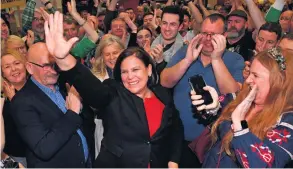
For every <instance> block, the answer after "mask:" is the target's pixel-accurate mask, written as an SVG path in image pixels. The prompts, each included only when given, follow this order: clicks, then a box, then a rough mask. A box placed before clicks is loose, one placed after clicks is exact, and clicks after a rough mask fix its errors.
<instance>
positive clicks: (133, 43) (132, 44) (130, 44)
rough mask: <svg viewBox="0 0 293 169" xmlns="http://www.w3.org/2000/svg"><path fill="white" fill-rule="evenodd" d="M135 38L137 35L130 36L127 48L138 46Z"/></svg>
mask: <svg viewBox="0 0 293 169" xmlns="http://www.w3.org/2000/svg"><path fill="white" fill-rule="evenodd" d="M136 36H137V33H131V34H130V38H129V43H128V47H137V46H138V44H137V43H136Z"/></svg>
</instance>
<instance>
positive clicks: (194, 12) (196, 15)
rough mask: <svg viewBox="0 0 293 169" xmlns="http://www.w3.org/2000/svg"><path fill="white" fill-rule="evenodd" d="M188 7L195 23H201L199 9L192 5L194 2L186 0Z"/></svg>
mask: <svg viewBox="0 0 293 169" xmlns="http://www.w3.org/2000/svg"><path fill="white" fill-rule="evenodd" d="M188 7H189V9H190V12H191V15H192V16H193V18H194V19H195V21H196V22H197V23H199V24H201V23H202V21H203V18H202V15H201V13H200V12H199V10H198V9H197V7H196V6H195V5H194V3H192V1H190V2H188Z"/></svg>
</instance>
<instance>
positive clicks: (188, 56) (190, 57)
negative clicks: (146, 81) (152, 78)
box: [160, 34, 203, 88]
mask: <svg viewBox="0 0 293 169" xmlns="http://www.w3.org/2000/svg"><path fill="white" fill-rule="evenodd" d="M201 38H202V35H200V34H199V35H197V36H196V37H194V38H193V39H192V40H191V42H190V44H189V45H188V48H187V51H186V52H185V50H186V47H182V48H181V49H180V50H179V51H178V52H177V53H176V54H175V55H174V56H173V58H172V59H171V61H170V62H169V63H168V65H167V68H165V69H164V70H163V71H162V73H161V76H160V77H161V78H160V79H161V85H162V86H164V87H167V88H173V87H174V86H175V85H176V84H177V83H178V81H179V80H180V79H181V78H182V76H183V75H184V74H185V72H186V70H187V69H188V68H189V66H190V65H191V64H192V62H193V61H194V60H196V59H197V57H198V55H199V53H200V51H201V49H202V47H203V45H199V46H198V44H199V42H200V40H201Z"/></svg>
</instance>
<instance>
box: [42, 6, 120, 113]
mask: <svg viewBox="0 0 293 169" xmlns="http://www.w3.org/2000/svg"><path fill="white" fill-rule="evenodd" d="M45 34H46V45H47V48H48V50H49V52H50V54H51V55H52V56H53V57H54V58H55V61H56V64H57V65H58V66H59V68H60V69H61V70H62V71H63V72H62V73H61V75H63V76H64V77H65V79H67V80H68V81H69V83H71V84H73V85H74V87H75V88H76V89H77V91H78V92H79V94H80V96H81V97H82V98H83V100H84V101H85V102H86V103H88V104H89V105H90V106H92V107H94V108H97V109H100V108H103V107H104V106H105V105H107V104H108V103H109V102H110V100H111V99H112V96H113V94H112V93H113V92H114V91H113V90H111V89H109V87H108V86H107V85H103V84H102V83H101V82H100V81H99V80H98V79H97V78H96V77H95V76H94V75H93V74H92V73H91V71H90V70H88V69H87V68H86V67H85V66H83V65H81V64H80V63H77V61H76V59H75V58H74V57H73V56H72V55H70V54H69V51H70V49H71V48H72V46H73V45H74V43H75V42H76V41H77V40H78V38H76V37H75V38H72V39H70V40H68V41H66V40H65V38H64V37H63V15H62V14H61V13H59V12H58V11H57V12H55V14H54V17H53V15H52V14H51V15H50V17H49V22H48V21H46V22H45ZM84 79H87V82H88V83H86V84H85V83H84Z"/></svg>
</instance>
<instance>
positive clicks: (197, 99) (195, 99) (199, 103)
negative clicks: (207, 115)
mask: <svg viewBox="0 0 293 169" xmlns="http://www.w3.org/2000/svg"><path fill="white" fill-rule="evenodd" d="M203 89H204V90H206V91H209V92H210V94H211V96H212V98H213V103H211V104H209V105H204V104H203V103H204V100H202V96H201V95H196V92H195V91H194V90H191V92H190V94H191V100H192V104H193V105H194V106H196V109H197V110H198V111H202V110H204V109H205V110H212V109H216V108H217V107H218V106H219V96H218V93H217V91H216V90H215V89H214V88H213V87H210V86H205V87H204V88H203Z"/></svg>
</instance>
